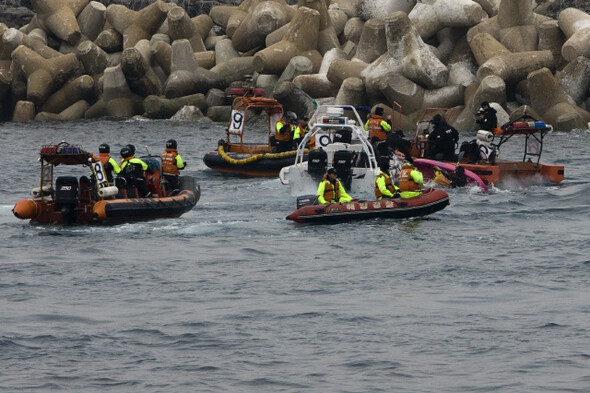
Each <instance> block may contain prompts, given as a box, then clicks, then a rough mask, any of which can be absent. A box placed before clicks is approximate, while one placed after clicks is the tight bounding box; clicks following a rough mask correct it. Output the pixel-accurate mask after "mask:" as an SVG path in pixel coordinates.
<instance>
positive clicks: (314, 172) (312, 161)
mask: <svg viewBox="0 0 590 393" xmlns="http://www.w3.org/2000/svg"><path fill="white" fill-rule="evenodd" d="M327 166H328V153H326V151H325V150H324V149H321V148H320V149H314V150H312V151H310V152H309V154H308V156H307V172H308V173H309V174H310V175H311V178H312V179H314V180H315V181H319V180H320V179H321V178H322V176H324V173H326V167H327Z"/></svg>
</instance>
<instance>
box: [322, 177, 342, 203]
mask: <svg viewBox="0 0 590 393" xmlns="http://www.w3.org/2000/svg"><path fill="white" fill-rule="evenodd" d="M324 181H325V182H326V185H325V187H324V199H325V200H326V202H328V203H330V202H332V201H336V202H338V201H339V200H340V180H336V183H335V185H336V187H334V184H333V183H332V182H331V181H330V180H326V177H324Z"/></svg>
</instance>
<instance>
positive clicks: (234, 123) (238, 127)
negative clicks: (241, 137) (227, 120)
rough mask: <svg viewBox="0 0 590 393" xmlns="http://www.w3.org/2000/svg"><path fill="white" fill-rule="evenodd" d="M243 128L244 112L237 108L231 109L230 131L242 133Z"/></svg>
mask: <svg viewBox="0 0 590 393" xmlns="http://www.w3.org/2000/svg"><path fill="white" fill-rule="evenodd" d="M243 130H244V114H243V113H242V112H240V111H237V110H235V109H234V110H232V111H231V124H230V131H239V132H240V133H242V132H243Z"/></svg>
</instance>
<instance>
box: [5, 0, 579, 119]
mask: <svg viewBox="0 0 590 393" xmlns="http://www.w3.org/2000/svg"><path fill="white" fill-rule="evenodd" d="M235 3H237V5H220V6H214V7H213V8H211V10H210V12H209V14H208V15H206V14H201V15H189V14H188V13H187V11H186V10H185V9H184V8H183V7H182V6H180V5H178V2H173V1H169V2H168V1H164V0H155V1H152V2H151V3H150V4H149V5H148V6H146V7H144V8H143V9H140V10H132V9H129V8H127V7H126V6H124V5H121V4H111V5H108V6H105V5H103V4H102V3H99V2H97V1H90V0H51V1H49V0H31V5H32V7H33V9H34V11H35V16H34V17H33V19H32V20H31V21H30V23H29V24H27V25H25V26H22V27H20V28H18V29H16V28H8V27H7V26H6V25H3V24H0V120H3V121H19V122H24V121H31V120H38V121H55V120H76V119H82V118H97V117H103V116H104V117H112V118H121V119H126V118H131V117H134V116H143V117H147V118H170V117H172V116H174V114H175V113H177V112H178V111H179V110H181V109H182V108H183V107H185V106H191V107H194V108H198V111H200V112H202V113H203V114H204V115H206V116H208V117H209V118H210V119H212V120H214V121H225V119H226V118H227V116H228V115H229V113H230V111H229V110H228V107H229V105H230V104H231V99H230V97H229V94H227V93H226V92H227V91H228V89H229V88H231V87H236V86H239V87H243V86H251V87H256V88H262V89H264V90H265V92H266V95H267V96H274V97H275V98H277V99H278V100H279V101H280V102H281V103H282V104H283V105H284V106H285V107H286V109H287V110H292V111H294V112H296V113H297V114H298V115H299V116H302V115H304V114H307V113H308V112H309V111H312V110H313V109H314V108H315V107H316V106H317V101H321V102H322V103H337V104H353V105H363V106H369V107H376V106H377V105H379V106H381V107H385V108H386V114H387V115H391V114H392V110H391V108H392V106H393V103H394V102H396V103H397V104H399V105H400V106H401V112H402V113H403V116H402V117H401V119H402V124H397V125H396V126H397V127H399V128H404V129H411V128H413V124H415V121H416V119H417V118H418V117H419V116H420V115H421V114H422V112H423V111H424V110H425V109H426V108H429V107H438V108H442V107H445V108H453V109H454V110H453V114H454V116H453V118H451V119H450V123H451V124H452V125H453V126H455V128H457V129H459V130H473V129H476V128H477V125H476V124H475V119H474V112H476V111H477V109H478V108H479V105H480V103H481V102H482V101H489V102H492V103H493V104H494V106H496V107H497V108H499V107H501V108H502V109H503V112H506V113H508V114H511V113H515V112H516V111H517V109H518V108H519V107H521V106H522V105H529V106H530V107H531V108H532V109H533V110H534V111H535V112H536V113H537V114H539V116H540V117H541V118H540V119H539V120H542V121H545V122H546V123H548V124H552V125H553V127H554V128H555V129H557V130H571V129H575V128H587V127H588V123H589V122H590V113H589V112H588V111H587V110H588V109H589V108H590V77H589V76H588V75H589V74H590V73H589V71H590V15H588V13H586V12H585V11H583V10H580V9H576V8H567V9H565V10H563V11H562V12H561V13H559V15H558V17H557V19H553V18H551V17H549V16H546V15H544V14H543V12H544V11H545V10H546V9H547V6H546V5H544V3H545V2H540V1H538V0H428V1H409V0H298V2H297V4H289V3H293V1H289V3H288V2H287V1H286V0H244V1H236V2H235ZM396 106H397V105H396ZM198 111H197V112H198ZM185 112H186V111H183V113H185ZM175 118H178V116H177V117H175ZM191 118H194V117H192V116H191Z"/></svg>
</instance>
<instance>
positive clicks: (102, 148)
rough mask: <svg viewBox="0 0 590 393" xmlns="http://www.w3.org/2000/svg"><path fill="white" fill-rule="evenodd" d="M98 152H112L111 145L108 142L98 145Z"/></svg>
mask: <svg viewBox="0 0 590 393" xmlns="http://www.w3.org/2000/svg"><path fill="white" fill-rule="evenodd" d="M98 152H99V153H110V152H111V147H110V146H109V145H107V144H106V143H103V144H102V145H100V146H98Z"/></svg>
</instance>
